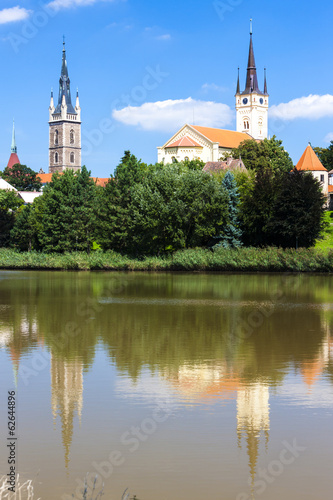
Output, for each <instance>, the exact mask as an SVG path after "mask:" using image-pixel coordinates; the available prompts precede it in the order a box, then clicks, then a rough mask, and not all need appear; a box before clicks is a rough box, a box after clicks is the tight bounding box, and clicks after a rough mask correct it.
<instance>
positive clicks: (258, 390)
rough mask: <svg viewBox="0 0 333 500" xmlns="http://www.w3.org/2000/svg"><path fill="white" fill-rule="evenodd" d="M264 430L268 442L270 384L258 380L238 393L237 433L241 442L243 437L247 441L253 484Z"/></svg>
mask: <svg viewBox="0 0 333 500" xmlns="http://www.w3.org/2000/svg"><path fill="white" fill-rule="evenodd" d="M262 431H263V432H264V434H265V437H266V444H267V442H268V439H269V386H268V384H266V383H263V382H260V381H259V382H256V383H254V384H250V385H248V386H246V387H244V388H240V389H239V390H238V393H237V434H238V442H239V445H240V444H241V439H242V437H244V438H245V440H246V443H247V451H248V456H249V466H250V473H251V479H252V484H253V482H254V478H255V475H256V467H257V461H258V457H259V444H260V434H261V432H262Z"/></svg>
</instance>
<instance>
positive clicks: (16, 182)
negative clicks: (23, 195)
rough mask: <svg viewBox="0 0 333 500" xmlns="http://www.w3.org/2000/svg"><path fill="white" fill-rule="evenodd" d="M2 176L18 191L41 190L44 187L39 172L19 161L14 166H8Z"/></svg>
mask: <svg viewBox="0 0 333 500" xmlns="http://www.w3.org/2000/svg"><path fill="white" fill-rule="evenodd" d="M2 178H3V179H5V181H7V182H9V184H11V185H12V186H14V187H15V188H16V189H17V190H18V191H40V190H41V187H42V182H41V180H40V178H39V177H38V174H37V173H36V172H34V171H33V170H31V168H29V167H27V166H26V165H20V164H19V163H15V165H13V166H12V167H6V168H5V170H4V171H3V173H2Z"/></svg>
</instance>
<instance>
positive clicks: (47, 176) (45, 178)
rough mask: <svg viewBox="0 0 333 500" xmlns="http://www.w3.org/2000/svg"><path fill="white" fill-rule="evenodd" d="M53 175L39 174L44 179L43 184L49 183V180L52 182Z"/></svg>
mask: <svg viewBox="0 0 333 500" xmlns="http://www.w3.org/2000/svg"><path fill="white" fill-rule="evenodd" d="M52 175H53V174H38V177H39V178H40V180H41V181H42V184H47V183H48V182H51V180H52Z"/></svg>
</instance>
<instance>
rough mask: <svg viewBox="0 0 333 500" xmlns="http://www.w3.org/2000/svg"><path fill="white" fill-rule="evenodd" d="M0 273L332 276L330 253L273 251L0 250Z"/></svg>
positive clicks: (320, 250)
mask: <svg viewBox="0 0 333 500" xmlns="http://www.w3.org/2000/svg"><path fill="white" fill-rule="evenodd" d="M0 269H22V270H66V271H80V270H83V271H98V270H104V271H189V272H193V271H204V272H211V271H219V272H297V273H299V272H302V273H306V272H312V273H314V272H316V273H331V272H333V249H332V248H328V249H317V248H310V249H305V248H300V249H299V250H298V251H297V250H295V249H286V250H283V249H281V248H276V247H267V248H251V247H248V248H246V247H242V248H237V249H225V248H218V249H217V250H216V251H211V250H208V249H204V248H193V249H186V250H179V251H177V252H174V253H173V254H171V255H167V256H162V257H151V256H142V257H139V258H133V257H130V256H126V255H121V254H119V253H116V252H113V251H107V252H100V251H98V252H92V253H90V254H89V255H88V254H86V253H84V252H72V253H64V254H58V253H51V254H45V253H41V252H34V251H33V252H26V253H19V252H16V251H15V250H12V249H7V248H2V249H0Z"/></svg>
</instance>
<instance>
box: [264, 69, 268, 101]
mask: <svg viewBox="0 0 333 500" xmlns="http://www.w3.org/2000/svg"><path fill="white" fill-rule="evenodd" d="M264 74H265V79H264V94H265V95H268V92H267V78H266V68H265V69H264Z"/></svg>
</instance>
